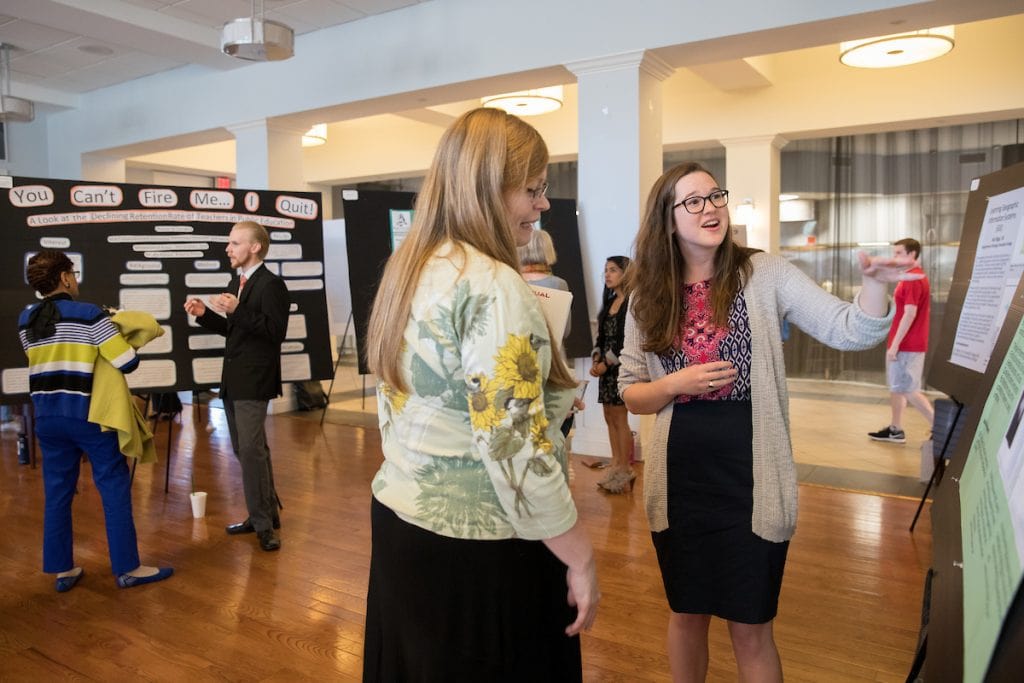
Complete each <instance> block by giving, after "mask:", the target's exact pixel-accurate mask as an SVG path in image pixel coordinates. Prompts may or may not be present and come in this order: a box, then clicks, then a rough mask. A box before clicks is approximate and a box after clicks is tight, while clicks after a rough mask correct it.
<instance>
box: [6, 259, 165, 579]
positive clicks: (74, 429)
mask: <svg viewBox="0 0 1024 683" xmlns="http://www.w3.org/2000/svg"><path fill="white" fill-rule="evenodd" d="M26 275H27V277H28V283H29V284H30V285H31V286H32V287H33V288H34V289H35V290H36V291H37V292H39V294H41V295H42V296H43V300H42V302H40V303H38V304H35V305H33V306H30V307H28V308H26V309H25V310H24V311H22V312H21V315H20V316H19V317H18V333H19V336H20V337H21V345H22V347H23V348H24V349H25V354H26V355H27V356H28V374H29V391H30V393H31V394H32V403H33V405H34V407H35V416H36V421H35V424H36V438H38V440H39V446H40V448H41V449H42V451H43V487H44V490H45V494H46V508H45V513H44V517H43V571H44V572H46V573H49V574H57V582H56V588H57V592H59V593H63V592H65V591H69V590H71V589H72V588H73V587H74V586H75V584H76V583H78V580H79V579H80V578H81V577H82V568H81V567H76V566H75V564H74V559H73V553H72V547H73V532H72V528H71V502H72V500H73V499H74V496H75V487H76V486H77V484H78V473H79V467H80V465H81V454H82V452H83V451H84V452H85V453H87V454H88V455H89V462H90V463H91V465H92V476H93V481H95V482H96V489H97V490H98V491H99V493H100V497H101V498H102V500H103V512H104V515H105V518H106V526H107V544H108V546H109V550H110V564H111V567H112V569H113V572H114V576H116V577H117V584H118V585H119V586H120V587H121V588H131V587H132V586H138V585H141V584H144V583H152V582H154V581H160V580H162V579H166V578H167V577H168V576H170V575H171V574H173V573H174V570H173V569H172V568H170V567H148V566H145V565H142V564H141V563H140V562H139V550H138V546H137V544H136V538H135V522H134V520H133V519H132V498H131V477H130V476H129V473H128V464H127V463H126V462H125V459H124V456H123V455H122V454H121V452H120V450H119V449H118V443H117V434H116V432H113V431H108V432H104V431H100V427H99V425H96V424H93V423H91V422H89V421H88V416H89V400H90V396H91V395H92V380H93V366H94V364H95V362H96V360H97V358H99V357H100V356H102V357H103V358H105V359H106V360H107V361H109V362H110V364H111V365H113V366H114V367H115V368H118V369H119V370H121V371H122V372H125V373H128V372H131V371H132V370H134V369H135V368H136V367H138V364H139V359H138V357H137V356H136V355H135V350H134V349H133V348H132V347H131V346H130V345H129V344H128V342H126V341H125V340H124V338H123V337H122V336H121V334H120V332H118V329H117V327H115V325H114V323H113V322H111V320H110V318H109V317H108V316H107V314H106V313H105V312H104V311H103V309H101V308H100V307H99V306H96V305H94V304H89V303H85V302H81V301H75V298H76V297H77V296H78V273H77V272H76V271H75V269H74V264H73V263H72V262H71V259H69V258H68V257H67V255H65V254H64V253H63V252H60V251H55V250H51V249H45V250H43V251H40V252H39V253H37V254H36V255H35V256H33V257H32V258H30V259H29V262H28V269H27V271H26Z"/></svg>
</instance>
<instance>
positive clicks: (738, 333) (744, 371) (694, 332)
mask: <svg viewBox="0 0 1024 683" xmlns="http://www.w3.org/2000/svg"><path fill="white" fill-rule="evenodd" d="M683 298H684V301H685V306H686V314H685V315H684V316H683V318H682V319H681V320H680V321H679V328H680V329H679V333H678V334H677V335H676V338H675V340H674V341H673V342H672V348H671V349H670V350H669V351H667V352H666V353H664V354H662V355H661V363H662V366H663V367H664V368H665V371H666V372H675V371H676V370H681V369H682V368H685V367H689V366H691V365H699V364H701V363H711V362H714V361H718V360H728V361H732V363H733V365H734V366H736V367H737V368H738V369H739V376H738V377H737V378H736V381H735V382H729V383H727V384H725V385H723V386H720V387H715V388H714V389H713V390H712V391H709V392H706V393H704V394H700V395H698V396H691V395H689V394H684V395H680V396H677V397H676V402H677V403H686V402H687V401H723V400H725V401H747V400H750V362H751V360H750V359H751V355H750V344H751V337H750V324H749V321H748V319H747V306H746V302H745V301H744V299H743V295H742V294H739V295H737V297H736V299H735V300H734V301H733V304H732V306H731V307H730V309H729V324H728V325H726V326H724V327H719V326H718V325H715V323H714V321H713V320H712V315H711V281H710V280H704V281H703V282H694V283H693V284H684V285H683Z"/></svg>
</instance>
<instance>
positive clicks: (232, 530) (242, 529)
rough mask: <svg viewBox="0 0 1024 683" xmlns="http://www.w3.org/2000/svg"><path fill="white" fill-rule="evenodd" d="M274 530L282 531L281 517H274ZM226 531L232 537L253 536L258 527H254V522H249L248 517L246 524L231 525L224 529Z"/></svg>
mask: <svg viewBox="0 0 1024 683" xmlns="http://www.w3.org/2000/svg"><path fill="white" fill-rule="evenodd" d="M274 528H275V529H280V528H281V518H280V517H274ZM224 530H225V531H227V532H228V533H229V534H231V535H232V536H234V535H236V534H251V533H253V532H254V531H256V527H254V526H253V525H252V522H251V521H250V520H249V518H248V517H246V518H245V521H244V522H239V523H238V524H229V525H227V526H226V527H225V528H224Z"/></svg>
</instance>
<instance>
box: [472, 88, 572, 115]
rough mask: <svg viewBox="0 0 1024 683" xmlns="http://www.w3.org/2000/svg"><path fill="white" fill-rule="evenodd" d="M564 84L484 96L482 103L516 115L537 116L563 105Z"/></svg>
mask: <svg viewBox="0 0 1024 683" xmlns="http://www.w3.org/2000/svg"><path fill="white" fill-rule="evenodd" d="M562 99H563V96H562V86H560V85H554V86H551V87H549V88H534V89H533V90H517V91H516V92H506V93H502V94H501V95H491V96H490V97H483V98H481V99H480V103H481V104H482V105H484V106H485V107H491V108H492V109H504V110H505V111H507V112H508V113H509V114H515V115H516V116H536V115H538V114H547V113H548V112H553V111H557V110H558V109H559V108H561V106H562Z"/></svg>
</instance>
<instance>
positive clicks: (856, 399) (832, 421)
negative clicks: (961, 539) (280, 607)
mask: <svg viewBox="0 0 1024 683" xmlns="http://www.w3.org/2000/svg"><path fill="white" fill-rule="evenodd" d="M346 361H348V362H343V363H341V364H340V365H339V367H338V371H337V374H336V376H335V382H334V387H333V390H332V394H331V403H330V405H329V406H328V409H327V414H326V415H325V416H324V419H325V420H327V421H330V422H332V423H337V424H349V425H358V426H363V427H370V428H372V427H376V426H377V399H376V396H375V394H374V379H373V377H372V376H362V375H360V374H359V371H358V369H357V368H356V367H355V365H354V363H353V362H352V361H351V360H349V359H346ZM940 396H941V394H938V393H933V394H931V395H930V397H931V399H932V400H934V399H935V398H938V397H940ZM789 412H790V415H789V417H790V424H791V425H792V437H793V457H794V459H795V460H796V463H797V475H798V477H799V480H800V482H801V483H806V484H817V485H821V486H828V487H832V488H841V489H848V490H851V491H871V492H873V493H883V494H887V495H898V496H908V497H915V498H920V496H921V494H922V493H923V492H924V490H925V485H926V482H927V478H928V474H929V473H930V469H929V470H926V471H925V477H924V481H921V470H922V463H921V460H922V458H921V446H922V444H923V443H924V442H925V441H926V440H928V438H929V426H928V424H927V422H925V419H924V418H923V417H922V416H921V414H920V413H918V412H917V411H916V410H914V409H913V408H909V407H908V408H907V410H906V412H905V413H904V420H903V428H904V431H906V433H907V442H906V443H905V444H892V443H880V442H877V441H872V440H871V439H869V438H868V436H867V433H868V432H873V431H877V430H879V429H881V428H882V427H884V426H885V425H887V424H888V423H889V420H890V409H889V393H888V391H887V390H886V389H885V388H884V387H879V386H874V385H867V384H859V383H852V382H829V381H824V380H802V379H791V380H789ZM307 417H308V418H309V419H316V420H319V419H320V417H321V413H320V411H313V412H311V413H307Z"/></svg>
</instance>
